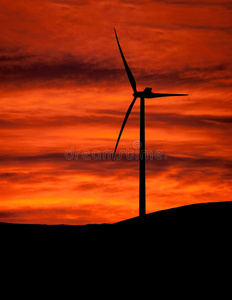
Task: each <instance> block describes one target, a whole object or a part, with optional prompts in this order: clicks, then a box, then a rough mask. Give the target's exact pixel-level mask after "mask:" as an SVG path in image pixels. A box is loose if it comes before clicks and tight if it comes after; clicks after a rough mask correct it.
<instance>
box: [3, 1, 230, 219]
mask: <svg viewBox="0 0 232 300" xmlns="http://www.w3.org/2000/svg"><path fill="white" fill-rule="evenodd" d="M0 3H1V10H0V19H1V22H0V24H1V25H0V26H1V36H0V39H1V46H0V62H1V64H0V92H1V98H0V99H1V112H0V114H1V115H0V134H1V145H0V153H1V155H0V161H1V170H0V193H1V196H0V197H1V198H0V222H14V223H38V224H88V223H113V222H116V221H120V220H123V219H127V218H131V217H135V216H137V215H138V199H139V162H138V159H137V158H136V155H135V156H134V157H133V158H132V159H128V155H127V154H128V153H130V154H136V153H138V148H136V141H138V140H139V100H137V102H136V103H135V106H134V108H133V110H132V113H131V115H130V117H129V119H128V122H127V124H126V127H125V129H124V132H123V134H122V138H121V140H120V143H119V146H118V152H119V153H120V151H121V158H120V159H118V160H115V161H112V160H111V159H110V157H107V155H105V156H103V153H104V154H107V153H112V151H113V150H114V147H115V143H116V141H117V137H118V134H119V130H120V128H121V124H122V121H123V118H124V115H125V113H126V111H127V109H128V106H129V105H130V103H131V101H132V99H133V96H132V93H133V91H132V89H131V86H130V84H129V81H128V78H127V76H126V73H125V70H124V67H123V63H122V60H121V57H120V53H119V50H118V46H117V43H116V40H115V36H114V27H115V28H116V29H117V34H118V37H119V40H120V43H121V46H122V49H123V51H124V54H125V57H126V59H127V62H128V64H129V66H130V68H131V70H132V72H133V74H134V76H135V78H136V82H137V85H138V90H143V89H144V88H145V87H152V88H153V91H154V92H168V93H187V94H189V96H187V97H173V98H158V99H146V106H145V112H146V119H145V122H146V149H147V150H149V151H150V152H152V153H156V154H157V153H158V154H157V155H158V158H157V157H153V159H148V160H147V161H146V188H147V213H149V212H153V211H157V210H161V209H166V208H171V207H176V206H180V205H186V204H192V203H199V202H214V201H229V200H232V198H231V193H232V188H231V186H232V185H231V184H232V175H231V167H232V160H231V155H232V151H231V134H232V132H231V123H232V115H231V111H232V100H231V99H232V88H231V86H232V80H231V71H232V63H231V61H232V42H231V34H232V4H231V1H227V0H225V1H224V0H223V1H220V0H201V1H196V0H194V1H193V0H192V1H189V0H188V1H184V0H183V1H182V0H178V1H171V0H170V1H169V0H165V1H163V0H157V1H154V0H145V1H142V0H133V1H130V0H128V1H127V0H116V1H106V0H100V1H93V0H80V1H78V0H67V1H66V0H33V1H26V0H18V1H11V0H10V1H9V0H0Z"/></svg>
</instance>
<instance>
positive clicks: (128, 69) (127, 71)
mask: <svg viewBox="0 0 232 300" xmlns="http://www.w3.org/2000/svg"><path fill="white" fill-rule="evenodd" d="M114 32H115V36H116V40H117V43H118V48H119V51H120V53H121V56H122V60H123V63H124V66H125V69H126V73H127V76H128V78H129V80H130V84H131V86H132V89H133V91H134V92H136V91H137V90H136V82H135V79H134V76H133V74H132V73H131V70H130V68H129V66H128V64H127V62H126V59H125V57H124V55H123V52H122V49H121V46H120V44H119V40H118V36H117V33H116V29H115V28H114Z"/></svg>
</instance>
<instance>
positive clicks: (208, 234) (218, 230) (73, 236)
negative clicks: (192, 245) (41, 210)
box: [0, 201, 232, 243]
mask: <svg viewBox="0 0 232 300" xmlns="http://www.w3.org/2000/svg"><path fill="white" fill-rule="evenodd" d="M231 216H232V202H231V201H230V202H216V203H201V204H192V205H186V206H181V207H177V208H172V209H167V210H162V211H157V212H154V213H150V214H147V215H146V216H145V217H144V218H140V217H135V218H132V219H128V220H124V221H121V222H117V223H114V224H99V225H98V224H90V225H75V226H72V225H29V224H9V223H0V232H1V237H2V239H3V238H4V237H5V238H7V239H11V240H12V239H13V240H14V239H21V240H22V239H24V240H28V241H33V240H36V241H39V240H40V242H42V243H45V242H46V243H51V242H53V243H54V242H60V241H65V242H69V243H80V241H82V240H87V241H88V242H91V241H94V240H99V239H102V240H103V241H105V240H107V241H110V240H115V239H118V240H122V239H124V241H127V242H128V241H129V240H130V241H133V240H138V239H149V240H150V241H151V242H154V240H162V242H164V240H167V239H168V240H169V241H170V240H172V241H173V240H179V242H180V241H183V240H185V241H189V240H191V241H193V240H197V241H201V242H204V241H205V240H207V239H209V240H219V239H226V237H227V236H230V235H231V229H232V218H231Z"/></svg>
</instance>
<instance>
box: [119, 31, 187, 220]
mask: <svg viewBox="0 0 232 300" xmlns="http://www.w3.org/2000/svg"><path fill="white" fill-rule="evenodd" d="M114 32H115V37H116V40H117V43H118V48H119V51H120V53H121V57H122V61H123V63H124V67H125V69H126V73H127V76H128V78H129V81H130V84H131V87H132V89H133V91H134V93H133V96H134V99H133V100H132V102H131V104H130V106H129V108H128V110H127V113H126V115H125V118H124V121H123V123H122V127H121V130H120V133H119V136H118V140H117V143H116V146H115V149H114V154H113V160H114V159H115V154H116V150H117V147H118V143H119V140H120V137H121V135H122V132H123V129H124V127H125V125H126V122H127V119H128V117H129V115H130V112H131V110H132V108H133V106H134V104H135V101H136V99H137V98H140V156H139V158H140V159H139V161H140V168H139V216H140V217H144V216H145V214H146V188H145V109H144V99H146V98H158V97H170V96H188V94H166V93H153V92H152V91H151V90H152V88H148V87H146V88H145V89H144V91H142V92H139V91H137V89H136V82H135V79H134V76H133V74H132V72H131V70H130V68H129V66H128V64H127V62H126V59H125V57H124V55H123V52H122V49H121V46H120V43H119V40H118V36H117V33H116V29H115V28H114Z"/></svg>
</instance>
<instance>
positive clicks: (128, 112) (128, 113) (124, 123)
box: [113, 97, 137, 160]
mask: <svg viewBox="0 0 232 300" xmlns="http://www.w3.org/2000/svg"><path fill="white" fill-rule="evenodd" d="M136 99H137V97H134V99H133V101H132V102H131V104H130V106H129V108H128V110H127V113H126V115H125V118H124V121H123V123H122V128H121V130H120V133H119V136H118V140H117V143H116V146H115V149H114V154H113V160H114V158H115V153H116V150H117V147H118V143H119V140H120V137H121V135H122V132H123V129H124V127H125V125H126V121H127V119H128V117H129V115H130V112H131V110H132V107H133V105H134V104H135V100H136Z"/></svg>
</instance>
